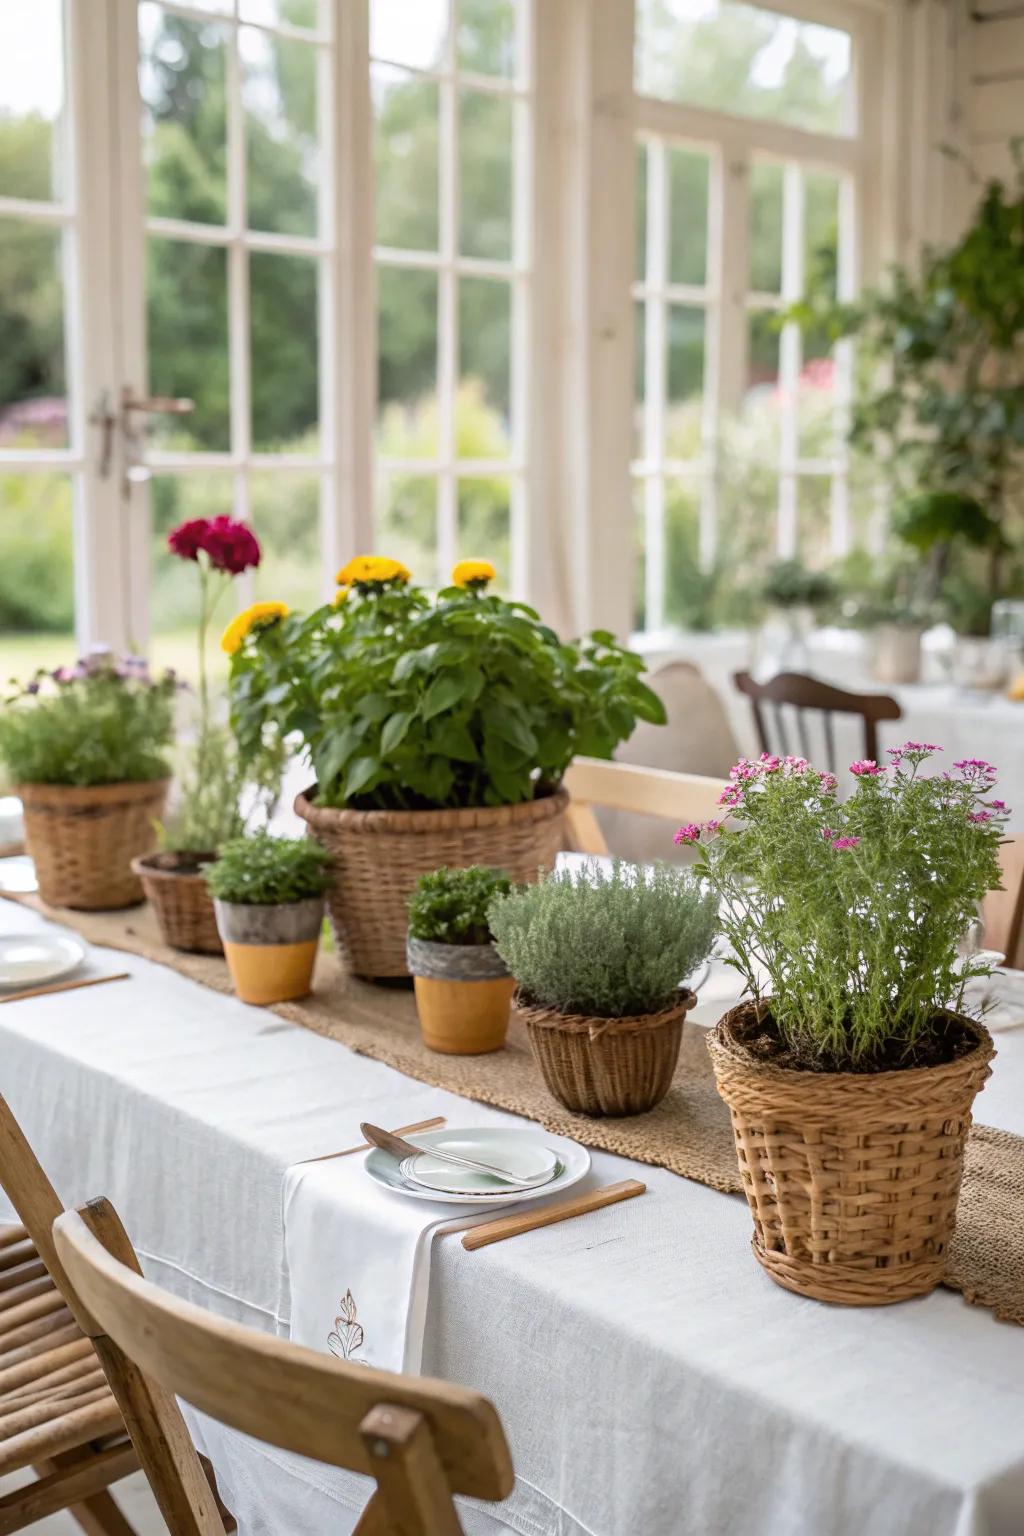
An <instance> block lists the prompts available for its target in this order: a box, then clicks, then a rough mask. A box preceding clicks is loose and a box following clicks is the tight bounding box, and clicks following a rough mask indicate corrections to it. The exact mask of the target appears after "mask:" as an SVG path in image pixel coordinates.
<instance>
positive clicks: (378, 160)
mask: <svg viewBox="0 0 1024 1536" xmlns="http://www.w3.org/2000/svg"><path fill="white" fill-rule="evenodd" d="M371 83H372V90H373V109H374V124H375V133H374V202H375V205H376V216H377V243H378V245H391V246H398V247H401V248H404V249H409V250H418V251H436V250H437V231H438V218H437V209H438V181H437V136H438V89H437V86H436V84H435V83H434V82H433V81H430V80H417V79H416V78H415V77H414V76H412V75H407V74H405V73H404V72H403V71H402V70H398V69H390V68H387V67H378V68H376V69H374V71H373V74H372V82H371Z"/></svg>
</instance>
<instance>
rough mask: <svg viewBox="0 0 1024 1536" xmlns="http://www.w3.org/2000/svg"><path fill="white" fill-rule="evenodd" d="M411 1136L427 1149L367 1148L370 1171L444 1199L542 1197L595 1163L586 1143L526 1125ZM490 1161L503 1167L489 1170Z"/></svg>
mask: <svg viewBox="0 0 1024 1536" xmlns="http://www.w3.org/2000/svg"><path fill="white" fill-rule="evenodd" d="M405 1139H406V1141H409V1142H411V1143H412V1145H413V1146H414V1147H417V1148H422V1151H417V1153H416V1154H415V1155H414V1156H410V1157H405V1158H401V1159H399V1158H397V1157H393V1156H392V1155H391V1153H390V1152H384V1151H382V1150H381V1149H380V1148H379V1147H374V1148H373V1149H372V1150H371V1151H370V1152H368V1153H367V1154H366V1171H367V1173H368V1174H369V1175H370V1177H371V1178H372V1179H373V1180H375V1182H376V1183H378V1184H380V1185H383V1187H384V1188H385V1189H390V1190H392V1191H394V1193H395V1194H399V1195H406V1196H407V1197H408V1198H409V1199H410V1200H432V1201H434V1203H435V1204H440V1205H475V1206H478V1207H481V1206H492V1205H493V1206H502V1205H519V1204H521V1203H523V1202H524V1201H528V1200H540V1199H544V1198H545V1197H546V1196H548V1195H552V1194H555V1193H556V1192H557V1191H559V1190H563V1189H568V1188H569V1186H570V1185H572V1184H577V1183H578V1182H579V1180H580V1179H582V1178H583V1176H584V1175H585V1174H586V1173H587V1171H588V1169H589V1168H590V1153H589V1152H588V1151H587V1150H586V1148H585V1147H578V1146H576V1144H575V1143H574V1142H569V1141H563V1140H562V1139H561V1138H558V1137H548V1136H545V1135H544V1133H543V1132H541V1131H534V1130H530V1129H529V1128H528V1127H526V1126H522V1127H520V1126H475V1127H474V1126H465V1127H455V1126H452V1127H445V1128H443V1129H441V1130H436V1131H422V1132H420V1134H419V1135H415V1136H407V1137H406V1138H405ZM434 1149H437V1150H438V1151H442V1152H446V1153H448V1154H449V1155H451V1156H452V1157H456V1158H460V1159H465V1161H466V1163H467V1164H469V1163H475V1164H477V1165H480V1166H479V1168H471V1167H468V1166H459V1165H457V1164H456V1163H454V1162H448V1161H447V1160H446V1159H443V1158H440V1157H437V1156H436V1155H434ZM484 1166H486V1167H487V1168H493V1169H495V1170H500V1173H498V1172H494V1173H491V1172H485V1171H483V1169H484ZM501 1174H506V1175H508V1177H507V1178H503V1177H501Z"/></svg>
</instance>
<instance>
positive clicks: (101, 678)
mask: <svg viewBox="0 0 1024 1536" xmlns="http://www.w3.org/2000/svg"><path fill="white" fill-rule="evenodd" d="M176 687H177V684H176V682H175V679H174V675H173V673H171V672H165V673H164V674H163V676H162V677H161V678H159V679H157V680H155V681H154V680H152V679H151V678H150V676H149V672H148V670H147V667H146V663H145V662H144V661H143V660H142V659H141V658H139V657H135V656H130V657H128V658H127V659H126V660H124V661H120V662H119V661H116V660H115V659H114V658H113V657H112V656H111V655H110V653H109V652H107V651H104V650H96V651H93V652H92V653H91V654H90V655H89V656H87V657H86V658H85V659H84V660H82V661H79V662H78V663H77V664H76V665H75V666H73V667H58V668H57V670H56V671H55V672H51V673H44V672H38V673H36V676H35V677H34V678H33V679H32V681H31V682H29V683H27V684H26V685H25V687H24V688H22V689H20V690H19V691H17V692H16V693H14V694H13V695H11V696H10V697H8V698H7V699H6V700H5V701H4V707H3V711H2V712H0V758H2V759H3V761H4V763H5V765H6V768H7V772H8V774H9V775H10V778H11V781H12V785H13V788H14V792H15V793H16V794H17V795H18V796H19V798H20V799H21V802H22V807H23V814H24V824H25V842H26V846H27V848H28V852H29V854H30V855H31V857H32V859H33V861H34V863H35V869H36V878H37V879H38V882H39V892H40V895H41V896H42V898H43V900H44V901H45V902H47V903H48V904H49V905H50V906H54V907H77V908H80V909H82V910H85V911H95V910H100V909H103V908H112V907H128V906H131V905H132V904H133V903H135V902H138V901H141V900H142V887H141V886H140V884H139V881H138V879H137V877H136V876H135V875H134V874H133V873H132V860H133V859H134V857H135V855H136V854H138V853H140V852H142V851H143V850H144V849H146V848H148V847H151V846H152V842H153V824H154V821H155V820H156V819H157V818H158V817H159V816H160V814H161V813H162V811H163V807H164V801H165V798H166V795H167V786H168V783H169V781H170V780H169V775H170V768H169V765H168V760H167V754H168V751H169V748H170V746H171V741H172V739H173V734H174V707H173V700H174V694H175V690H176Z"/></svg>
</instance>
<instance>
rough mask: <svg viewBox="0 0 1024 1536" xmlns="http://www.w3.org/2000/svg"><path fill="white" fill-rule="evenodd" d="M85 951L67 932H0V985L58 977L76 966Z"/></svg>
mask: <svg viewBox="0 0 1024 1536" xmlns="http://www.w3.org/2000/svg"><path fill="white" fill-rule="evenodd" d="M85 955H86V949H85V945H84V944H82V943H80V942H79V940H78V939H74V938H72V937H71V935H70V934H63V933H38V934H36V933H8V934H3V935H0V989H2V988H4V987H38V986H42V985H43V983H44V982H49V981H58V980H59V979H60V978H61V977H62V976H67V975H69V974H70V973H71V972H72V971H73V970H75V969H76V968H77V967H78V966H80V965H81V963H82V961H83V960H84V959H85Z"/></svg>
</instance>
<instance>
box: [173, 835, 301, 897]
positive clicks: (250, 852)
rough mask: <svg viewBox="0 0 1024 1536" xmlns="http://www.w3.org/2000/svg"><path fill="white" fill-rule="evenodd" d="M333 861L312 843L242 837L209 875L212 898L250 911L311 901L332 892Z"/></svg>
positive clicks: (208, 868)
mask: <svg viewBox="0 0 1024 1536" xmlns="http://www.w3.org/2000/svg"><path fill="white" fill-rule="evenodd" d="M330 862H331V856H330V854H329V853H328V852H327V850H326V849H325V848H321V846H320V844H319V843H315V842H313V840H312V839H311V838H295V837H271V836H269V835H268V834H267V833H266V832H260V833H257V834H256V835H255V836H254V837H236V838H233V839H232V840H231V842H229V843H226V844H225V845H224V847H223V848H222V849H221V851H220V858H219V859H218V860H217V861H216V863H215V864H207V865H206V866H205V867H204V869H203V874H204V876H205V878H206V883H207V885H208V886H209V887H210V894H211V895H212V896H216V897H217V898H218V900H220V901H235V902H240V903H243V904H245V905H247V906H276V905H278V904H279V903H281V902H286V901H305V900H306V899H307V898H309V897H310V896H322V895H323V893H324V891H325V890H326V889H327V882H328V878H329V868H330Z"/></svg>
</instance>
